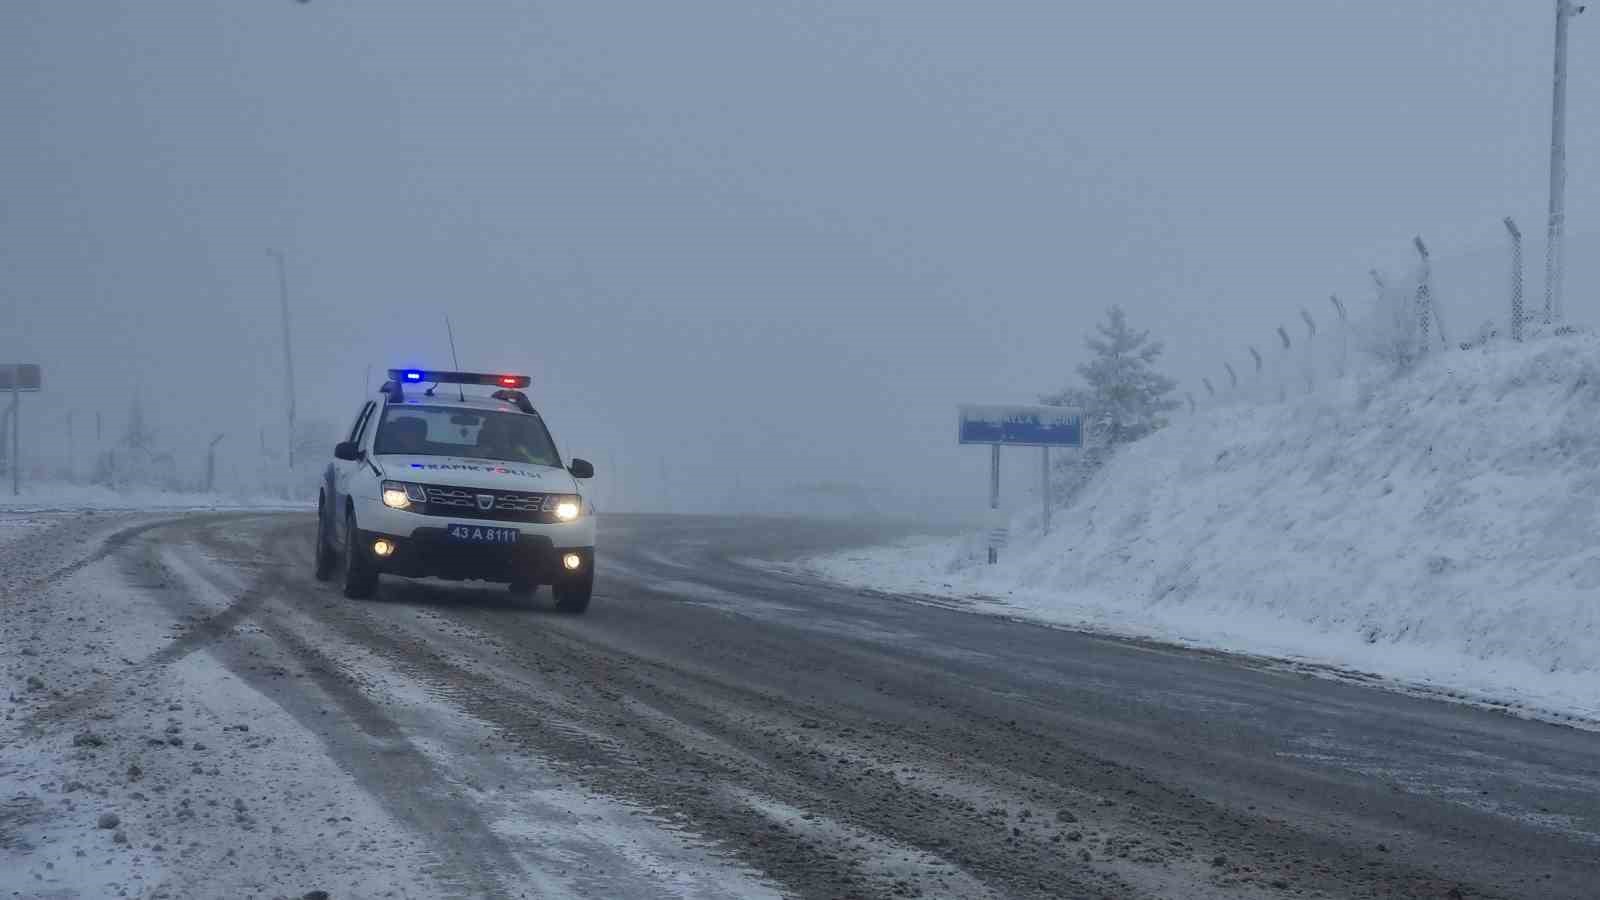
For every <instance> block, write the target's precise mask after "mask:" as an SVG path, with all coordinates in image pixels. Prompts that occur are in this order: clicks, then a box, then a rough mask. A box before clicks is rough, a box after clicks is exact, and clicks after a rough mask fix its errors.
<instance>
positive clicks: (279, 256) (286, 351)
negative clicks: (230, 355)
mask: <svg viewBox="0 0 1600 900" xmlns="http://www.w3.org/2000/svg"><path fill="white" fill-rule="evenodd" d="M267 253H268V254H269V255H271V256H272V258H273V259H275V260H277V261H278V303H279V305H280V306H281V307H282V310H283V377H284V382H285V384H286V385H287V388H288V392H289V469H290V470H291V471H293V469H294V352H293V351H292V350H290V348H289V274H288V269H287V268H286V267H285V266H284V262H283V253H282V251H279V250H268V251H267Z"/></svg>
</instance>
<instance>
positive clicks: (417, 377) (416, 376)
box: [406, 372, 422, 381]
mask: <svg viewBox="0 0 1600 900" xmlns="http://www.w3.org/2000/svg"><path fill="white" fill-rule="evenodd" d="M406 380H407V381H421V380H422V373H421V372H407V373H406Z"/></svg>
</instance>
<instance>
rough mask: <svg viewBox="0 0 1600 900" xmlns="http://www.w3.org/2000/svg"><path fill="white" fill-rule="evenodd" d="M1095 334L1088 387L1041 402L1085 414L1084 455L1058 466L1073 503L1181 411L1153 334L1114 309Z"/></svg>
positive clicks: (1086, 366)
mask: <svg viewBox="0 0 1600 900" xmlns="http://www.w3.org/2000/svg"><path fill="white" fill-rule="evenodd" d="M1095 330H1096V331H1097V332H1098V333H1099V334H1098V336H1097V337H1096V336H1091V337H1089V338H1088V339H1087V340H1085V341H1084V343H1085V344H1086V345H1087V346H1088V348H1089V350H1090V351H1092V352H1093V354H1094V356H1093V357H1092V358H1091V359H1090V360H1089V361H1088V362H1086V363H1083V364H1082V365H1080V366H1078V375H1079V377H1081V378H1082V379H1083V381H1084V384H1083V386H1081V387H1069V388H1067V389H1065V390H1063V391H1061V392H1059V393H1056V394H1052V395H1049V396H1046V397H1043V398H1041V401H1040V402H1042V403H1045V404H1046V405H1050V406H1072V407H1077V408H1079V409H1082V410H1083V422H1084V436H1083V444H1084V447H1083V450H1082V452H1080V453H1069V454H1064V456H1065V457H1066V458H1065V459H1063V460H1062V461H1061V462H1060V463H1059V464H1058V466H1057V470H1058V472H1059V474H1060V476H1061V481H1062V484H1061V485H1060V486H1061V487H1062V488H1064V492H1063V493H1062V495H1061V496H1064V497H1068V498H1070V497H1071V495H1072V494H1073V493H1074V492H1075V491H1076V490H1077V489H1078V488H1079V487H1081V486H1082V484H1083V482H1085V481H1087V480H1088V478H1089V476H1090V475H1092V474H1093V473H1094V470H1095V469H1098V468H1099V467H1100V465H1101V464H1102V463H1103V462H1104V461H1105V459H1106V458H1107V457H1108V456H1109V455H1110V454H1111V452H1113V451H1114V450H1115V449H1116V447H1117V446H1119V445H1121V444H1128V443H1132V442H1133V441H1136V440H1139V439H1140V438H1142V437H1144V436H1145V435H1148V434H1150V433H1151V432H1153V431H1155V430H1156V429H1158V428H1160V427H1161V426H1163V425H1165V424H1166V417H1165V414H1166V413H1169V412H1171V411H1172V410H1174V409H1177V408H1178V406H1179V405H1180V404H1179V402H1178V401H1177V400H1176V399H1174V398H1172V397H1170V396H1168V395H1170V394H1171V393H1172V392H1173V391H1174V390H1176V389H1177V387H1178V383H1177V382H1176V381H1175V380H1173V379H1172V378H1169V377H1168V376H1166V375H1163V374H1161V373H1160V372H1157V371H1156V370H1155V369H1154V368H1153V367H1154V365H1155V362H1156V360H1157V359H1158V358H1159V357H1160V356H1161V351H1162V345H1161V342H1160V341H1153V340H1151V339H1150V332H1148V331H1135V330H1133V329H1132V328H1130V327H1128V316H1127V313H1125V312H1124V311H1123V310H1122V307H1120V306H1113V307H1111V308H1110V309H1108V310H1107V311H1106V321H1105V322H1103V323H1100V324H1097V325H1095Z"/></svg>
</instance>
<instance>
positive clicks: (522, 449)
mask: <svg viewBox="0 0 1600 900" xmlns="http://www.w3.org/2000/svg"><path fill="white" fill-rule="evenodd" d="M528 384H529V379H528V378H527V377H526V376H523V375H480V374H476V373H472V372H437V371H427V370H422V369H391V370H389V381H388V382H386V383H385V384H384V385H383V387H382V388H380V389H379V390H378V396H377V398H375V399H373V400H369V401H367V403H366V404H365V405H363V406H362V407H361V412H360V413H358V414H357V415H356V420H355V424H354V425H352V426H351V428H350V434H349V436H348V437H347V438H346V439H345V440H344V441H342V442H341V443H340V444H339V445H338V446H337V447H335V448H334V451H333V455H334V460H333V462H331V463H329V464H328V468H327V472H326V473H325V474H324V476H323V483H322V490H321V492H320V496H319V497H318V500H317V554H316V559H317V561H316V566H317V578H318V579H320V580H323V581H327V580H330V579H332V578H333V577H334V575H335V574H338V573H339V572H340V570H341V568H342V570H343V576H344V593H345V596H347V597H356V598H359V597H368V596H371V594H372V593H373V591H374V590H376V588H377V585H378V575H379V574H382V573H388V574H393V575H404V576H407V577H411V578H422V577H438V578H448V579H454V580H465V579H480V580H484V581H499V582H505V583H508V584H509V585H510V586H511V591H512V592H513V593H515V594H521V595H527V594H531V593H532V592H533V591H534V589H535V588H536V587H537V586H538V585H541V584H548V585H551V586H552V592H553V593H554V595H555V601H556V608H557V609H559V610H562V611H565V612H572V613H581V612H583V611H584V610H586V609H588V607H589V597H590V595H591V593H592V592H593V589H594V515H593V512H594V511H593V509H592V507H590V506H588V505H586V504H585V503H584V500H583V496H582V494H580V493H579V491H578V482H577V480H576V479H580V478H592V477H593V476H594V466H592V465H591V464H589V463H588V462H586V461H584V460H581V459H574V460H572V461H571V463H570V464H568V465H563V464H562V462H561V456H560V454H559V453H558V452H557V451H556V446H555V442H554V441H552V440H551V439H550V432H549V430H548V429H547V428H545V425H544V420H543V419H542V418H540V416H539V413H538V412H537V411H536V410H535V409H534V408H533V404H532V403H530V402H529V401H528V397H527V395H526V394H524V393H523V392H522V390H521V389H522V388H526V387H527V386H528ZM440 385H451V386H452V387H450V388H448V389H444V390H441V389H439V386H440ZM462 385H475V386H483V387H492V388H496V390H495V391H494V392H493V393H492V394H490V395H488V396H486V397H478V396H471V395H468V394H466V392H465V388H464V387H461V386H462ZM424 386H429V387H427V388H426V389H425V390H424ZM341 564H342V565H341Z"/></svg>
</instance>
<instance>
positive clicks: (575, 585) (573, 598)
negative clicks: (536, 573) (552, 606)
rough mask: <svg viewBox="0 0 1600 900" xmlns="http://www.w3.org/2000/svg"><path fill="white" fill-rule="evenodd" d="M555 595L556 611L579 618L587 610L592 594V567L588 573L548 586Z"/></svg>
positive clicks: (592, 566)
mask: <svg viewBox="0 0 1600 900" xmlns="http://www.w3.org/2000/svg"><path fill="white" fill-rule="evenodd" d="M550 592H551V593H552V594H554V595H555V598H556V609H557V610H558V611H560V612H564V613H571V614H572V615H575V616H581V615H583V614H584V612H586V611H587V610H588V609H589V597H590V596H591V595H593V594H594V565H593V564H591V565H590V566H589V571H587V572H585V573H583V574H582V575H579V576H577V577H574V578H562V579H560V580H559V581H557V582H556V583H555V584H553V585H551V586H550Z"/></svg>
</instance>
